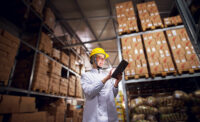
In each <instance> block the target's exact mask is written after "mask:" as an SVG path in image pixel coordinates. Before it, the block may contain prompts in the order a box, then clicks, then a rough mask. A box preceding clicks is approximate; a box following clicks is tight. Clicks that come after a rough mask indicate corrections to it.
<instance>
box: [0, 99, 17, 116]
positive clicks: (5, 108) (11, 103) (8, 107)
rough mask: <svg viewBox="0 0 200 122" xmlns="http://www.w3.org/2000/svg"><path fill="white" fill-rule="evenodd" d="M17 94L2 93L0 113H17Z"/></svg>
mask: <svg viewBox="0 0 200 122" xmlns="http://www.w3.org/2000/svg"><path fill="white" fill-rule="evenodd" d="M19 100H20V97H19V96H10V95H2V96H1V102H0V113H1V114H8V113H17V112H19Z"/></svg>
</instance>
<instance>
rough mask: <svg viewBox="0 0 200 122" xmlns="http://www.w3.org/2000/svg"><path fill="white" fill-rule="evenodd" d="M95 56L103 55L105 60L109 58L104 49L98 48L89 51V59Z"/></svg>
mask: <svg viewBox="0 0 200 122" xmlns="http://www.w3.org/2000/svg"><path fill="white" fill-rule="evenodd" d="M95 54H104V55H105V59H107V58H108V57H109V55H108V54H107V53H106V52H105V51H104V49H102V48H99V47H97V48H95V49H93V50H92V51H91V53H90V58H91V56H93V55H95Z"/></svg>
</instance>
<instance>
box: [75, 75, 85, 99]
mask: <svg viewBox="0 0 200 122" xmlns="http://www.w3.org/2000/svg"><path fill="white" fill-rule="evenodd" d="M82 95H83V93H82V87H81V81H80V78H77V80H76V97H79V98H82V97H83V96H82Z"/></svg>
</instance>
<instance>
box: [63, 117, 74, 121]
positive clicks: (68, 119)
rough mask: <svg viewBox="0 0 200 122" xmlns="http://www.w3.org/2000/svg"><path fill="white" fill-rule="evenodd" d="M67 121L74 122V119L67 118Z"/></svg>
mask: <svg viewBox="0 0 200 122" xmlns="http://www.w3.org/2000/svg"><path fill="white" fill-rule="evenodd" d="M65 119H66V122H73V121H72V120H73V119H72V118H70V117H67V118H65Z"/></svg>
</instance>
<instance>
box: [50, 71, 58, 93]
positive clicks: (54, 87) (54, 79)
mask: <svg viewBox="0 0 200 122" xmlns="http://www.w3.org/2000/svg"><path fill="white" fill-rule="evenodd" d="M59 90H60V76H58V75H56V74H52V73H51V74H50V80H49V87H48V91H49V92H50V93H57V94H58V93H59Z"/></svg>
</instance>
